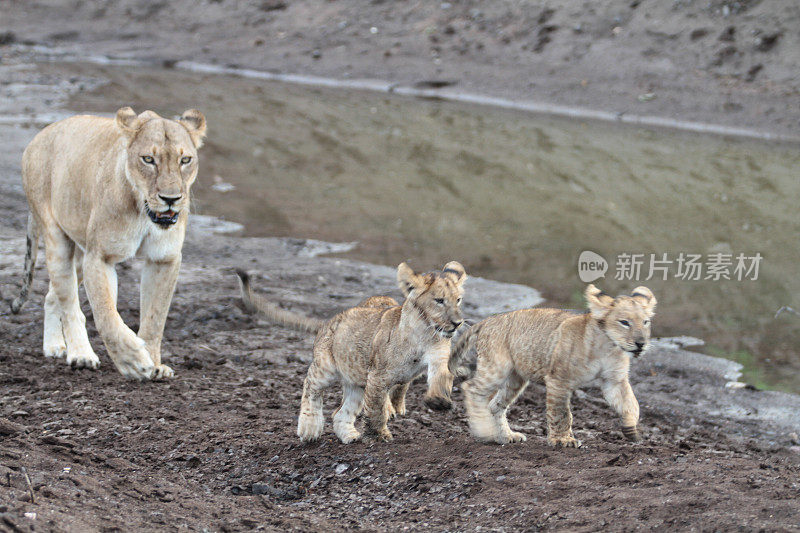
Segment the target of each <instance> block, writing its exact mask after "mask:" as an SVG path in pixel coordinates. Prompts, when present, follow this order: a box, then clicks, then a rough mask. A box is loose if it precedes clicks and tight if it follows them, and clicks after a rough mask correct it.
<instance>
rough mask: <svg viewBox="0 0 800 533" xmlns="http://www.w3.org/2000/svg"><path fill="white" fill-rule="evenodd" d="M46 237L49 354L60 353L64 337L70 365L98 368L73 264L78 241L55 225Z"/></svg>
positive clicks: (46, 300)
mask: <svg viewBox="0 0 800 533" xmlns="http://www.w3.org/2000/svg"><path fill="white" fill-rule="evenodd" d="M44 240H45V250H46V256H47V271H48V273H49V275H50V290H49V291H48V293H47V296H46V297H45V339H44V347H45V355H50V356H51V357H52V356H55V355H57V354H56V353H54V352H55V351H57V350H58V349H59V347H60V344H59V343H60V341H61V339H62V338H63V340H64V342H65V345H66V355H67V364H69V365H70V366H72V367H73V368H91V369H95V368H97V367H98V366H100V359H98V357H97V355H96V354H95V353H94V350H92V345H91V344H89V336H88V335H87V333H86V317H85V316H83V312H81V308H80V302H79V301H78V280H77V276H76V273H75V266H74V264H73V254H74V251H75V243H74V242H72V240H70V238H69V237H67V235H66V234H64V232H62V231H61V230H60V229H59V228H57V227H55V225H54V224H53V225H50V227H47V226H46V228H45V232H44ZM56 317H58V322H60V325H59V324H57V322H56ZM59 329H60V330H61V335H60V336H59V334H58V330H59ZM48 350H50V353H49V354H48Z"/></svg>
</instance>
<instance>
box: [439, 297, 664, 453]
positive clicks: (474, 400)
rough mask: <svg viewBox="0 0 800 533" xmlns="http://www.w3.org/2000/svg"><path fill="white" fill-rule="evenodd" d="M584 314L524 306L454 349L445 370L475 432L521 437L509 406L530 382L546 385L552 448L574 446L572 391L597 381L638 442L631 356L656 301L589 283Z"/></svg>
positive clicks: (642, 340)
mask: <svg viewBox="0 0 800 533" xmlns="http://www.w3.org/2000/svg"><path fill="white" fill-rule="evenodd" d="M586 301H587V302H588V304H589V313H585V314H576V313H574V312H570V311H563V310H560V309H522V310H519V311H512V312H510V313H505V314H502V315H496V316H493V317H490V318H487V319H486V320H483V321H482V322H479V323H478V324H476V325H475V326H473V327H472V329H470V330H469V331H467V332H466V333H465V334H464V335H463V336H462V337H461V338H460V339H459V340H458V341H457V342H456V343H455V345H454V346H453V351H452V354H451V356H450V363H449V367H450V371H451V372H452V373H453V374H454V375H456V376H462V377H470V376H471V379H469V381H467V382H465V383H464V384H463V386H462V389H463V390H464V395H465V404H466V408H467V414H468V417H469V426H470V429H471V430H472V434H473V435H474V436H475V437H476V438H478V439H479V440H484V441H494V442H498V443H500V444H505V443H508V442H520V441H524V440H525V435H523V434H522V433H519V432H516V431H511V428H509V426H508V420H507V419H506V411H507V410H508V406H509V405H510V404H511V403H512V402H513V401H514V400H515V399H516V398H517V397H518V396H519V395H520V393H522V391H523V389H524V388H525V387H526V386H527V384H528V382H529V381H530V380H537V381H540V382H544V383H545V384H546V385H547V430H548V439H547V440H548V442H549V443H550V444H551V445H554V446H555V445H562V446H574V447H576V448H577V447H579V446H580V445H581V442H580V441H579V440H576V439H575V437H574V436H573V435H572V413H571V412H570V397H571V396H572V391H573V390H575V389H576V388H579V387H580V386H581V385H585V384H586V383H588V382H589V381H592V380H593V379H595V378H600V380H601V383H602V390H603V396H604V397H605V399H606V401H607V402H608V404H609V405H610V406H611V407H612V408H614V410H615V411H616V412H617V413H618V414H619V416H620V417H621V418H622V432H623V434H624V435H625V437H627V438H628V439H629V440H632V441H639V440H641V438H640V436H639V431H638V429H637V428H636V424H637V423H638V421H639V404H638V402H637V401H636V397H635V396H634V395H633V390H631V385H630V383H629V382H628V368H629V366H630V355H633V356H634V357H638V356H639V355H641V354H642V353H643V352H644V351H645V350H646V349H647V347H648V342H649V340H650V318H651V317H652V316H653V312H654V309H655V306H656V299H655V297H654V296H653V293H652V292H650V289H648V288H647V287H637V288H636V289H634V290H633V293H632V294H631V296H618V297H617V298H612V297H611V296H608V295H607V294H605V293H603V292H602V291H600V290H599V289H598V288H596V287H595V286H594V285H589V286H588V287H587V288H586Z"/></svg>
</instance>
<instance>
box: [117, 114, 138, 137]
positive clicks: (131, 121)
mask: <svg viewBox="0 0 800 533" xmlns="http://www.w3.org/2000/svg"><path fill="white" fill-rule="evenodd" d="M117 126H119V129H121V130H122V131H123V133H125V135H127V136H129V137H130V136H131V135H133V134H134V133H136V130H138V129H139V117H138V116H136V112H135V111H134V110H133V109H131V108H130V107H123V108H121V109H119V110H117Z"/></svg>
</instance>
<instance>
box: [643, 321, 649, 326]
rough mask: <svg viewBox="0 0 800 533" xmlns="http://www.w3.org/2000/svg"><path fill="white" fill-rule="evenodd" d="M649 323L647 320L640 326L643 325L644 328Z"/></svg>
mask: <svg viewBox="0 0 800 533" xmlns="http://www.w3.org/2000/svg"><path fill="white" fill-rule="evenodd" d="M649 323H650V321H649V320H645V321H644V322H642V324H644V325H645V326H646V325H647V324H649Z"/></svg>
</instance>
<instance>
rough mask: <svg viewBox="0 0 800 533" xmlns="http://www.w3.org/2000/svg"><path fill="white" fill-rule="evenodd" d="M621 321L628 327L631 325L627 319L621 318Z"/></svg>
mask: <svg viewBox="0 0 800 533" xmlns="http://www.w3.org/2000/svg"><path fill="white" fill-rule="evenodd" d="M619 323H620V324H622V325H623V326H625V327H626V328H628V327H630V323H629V322H628V321H627V320H620V321H619Z"/></svg>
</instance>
